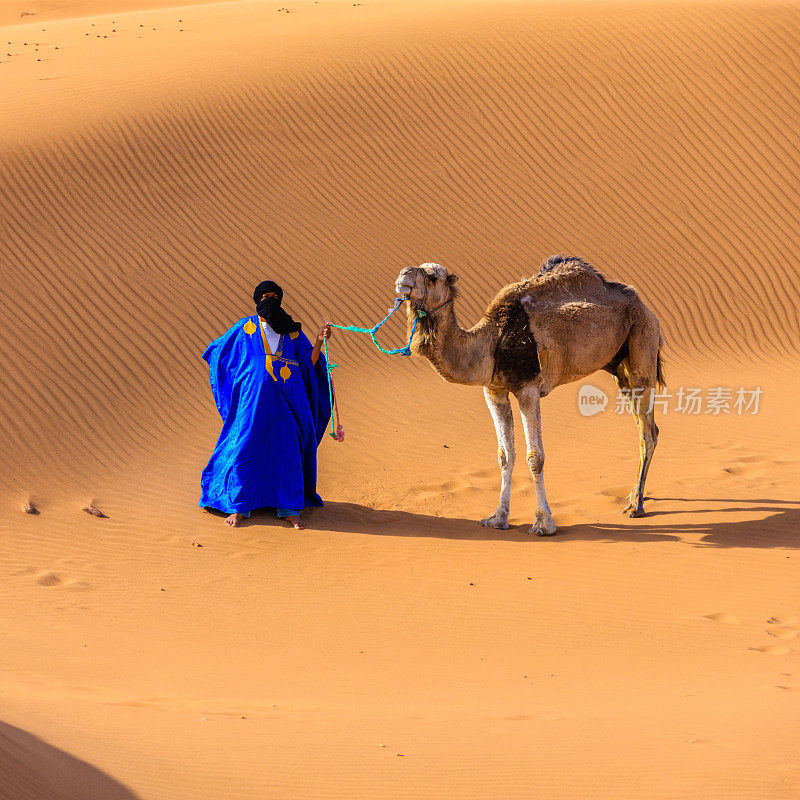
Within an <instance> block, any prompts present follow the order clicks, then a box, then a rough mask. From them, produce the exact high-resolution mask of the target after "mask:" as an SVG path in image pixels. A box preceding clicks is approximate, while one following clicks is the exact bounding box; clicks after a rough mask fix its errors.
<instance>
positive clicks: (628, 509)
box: [619, 503, 644, 519]
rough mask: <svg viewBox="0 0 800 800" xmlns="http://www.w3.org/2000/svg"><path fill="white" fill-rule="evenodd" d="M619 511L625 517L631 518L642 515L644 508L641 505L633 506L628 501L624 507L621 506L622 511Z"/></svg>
mask: <svg viewBox="0 0 800 800" xmlns="http://www.w3.org/2000/svg"><path fill="white" fill-rule="evenodd" d="M619 513H620V514H622V515H624V516H626V517H631V519H633V518H634V517H643V516H644V508H642V507H641V506H633V505H631V504H630V503H628V505H627V506H625V508H623V509H622V511H620V512H619Z"/></svg>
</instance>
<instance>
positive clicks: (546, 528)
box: [528, 520, 558, 536]
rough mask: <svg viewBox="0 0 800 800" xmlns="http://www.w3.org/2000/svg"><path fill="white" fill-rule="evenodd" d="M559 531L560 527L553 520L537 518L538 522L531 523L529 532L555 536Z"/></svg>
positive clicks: (537, 534)
mask: <svg viewBox="0 0 800 800" xmlns="http://www.w3.org/2000/svg"><path fill="white" fill-rule="evenodd" d="M557 531H558V528H557V527H556V524H555V522H553V520H547V521H544V520H542V521H540V520H536V522H534V523H533V525H531V527H530V528H529V529H528V533H529V534H530V535H531V536H533V535H534V534H536V536H555V534H556V532H557Z"/></svg>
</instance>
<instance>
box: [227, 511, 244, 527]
mask: <svg viewBox="0 0 800 800" xmlns="http://www.w3.org/2000/svg"><path fill="white" fill-rule="evenodd" d="M243 519H244V514H231V515H230V516H229V517H226V518H225V524H226V525H230V526H231V528H238V527H239V523H240V522H241V521H242V520H243Z"/></svg>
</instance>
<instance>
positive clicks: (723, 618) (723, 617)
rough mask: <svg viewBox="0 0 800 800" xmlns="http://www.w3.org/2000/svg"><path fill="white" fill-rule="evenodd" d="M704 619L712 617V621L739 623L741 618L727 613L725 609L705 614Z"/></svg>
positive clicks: (729, 623)
mask: <svg viewBox="0 0 800 800" xmlns="http://www.w3.org/2000/svg"><path fill="white" fill-rule="evenodd" d="M705 616H706V619H712V620H714V622H722V623H724V624H725V625H739V624H741V620H740V619H739V617H737V616H736V614H728V613H727V612H725V611H717V612H715V613H714V614H706V615H705Z"/></svg>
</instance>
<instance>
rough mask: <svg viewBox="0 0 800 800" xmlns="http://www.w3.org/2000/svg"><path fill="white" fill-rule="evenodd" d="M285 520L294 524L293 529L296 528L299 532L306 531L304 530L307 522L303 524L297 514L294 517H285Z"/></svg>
mask: <svg viewBox="0 0 800 800" xmlns="http://www.w3.org/2000/svg"><path fill="white" fill-rule="evenodd" d="M284 519H285V520H286V521H287V522H291V523H292V526H293V527H295V528H297V530H298V531H302V530H304V529H305V527H306V524H305V522H303V520H301V519H300V517H299V516H298V515H297V514H295V515H294V516H292V517H284Z"/></svg>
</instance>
